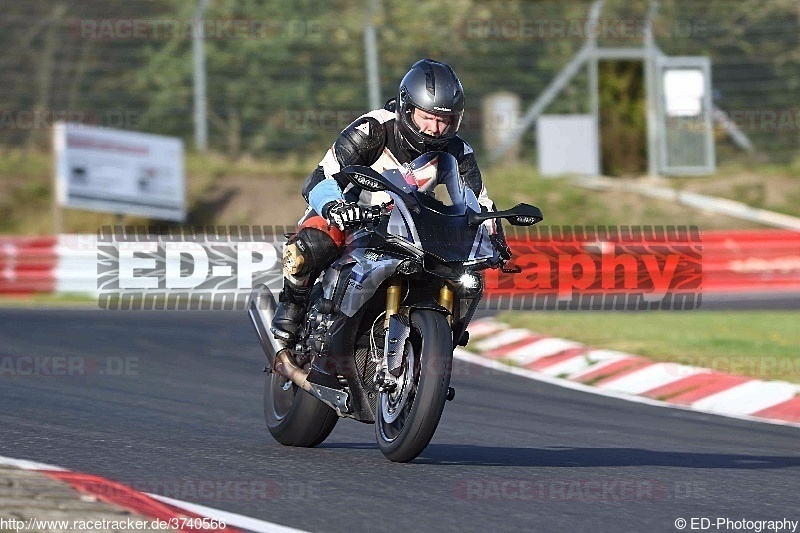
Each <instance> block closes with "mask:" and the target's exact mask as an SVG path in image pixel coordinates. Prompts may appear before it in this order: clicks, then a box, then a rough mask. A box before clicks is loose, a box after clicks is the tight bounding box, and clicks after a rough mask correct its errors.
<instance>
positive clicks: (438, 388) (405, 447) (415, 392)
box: [375, 309, 453, 463]
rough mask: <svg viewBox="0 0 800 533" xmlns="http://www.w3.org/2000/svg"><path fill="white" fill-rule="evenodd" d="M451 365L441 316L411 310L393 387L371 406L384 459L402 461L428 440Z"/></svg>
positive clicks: (447, 331)
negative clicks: (409, 330)
mask: <svg viewBox="0 0 800 533" xmlns="http://www.w3.org/2000/svg"><path fill="white" fill-rule="evenodd" d="M452 365H453V338H452V333H451V329H450V324H448V322H447V319H446V318H445V316H444V315H442V314H441V313H438V312H436V311H432V310H428V309H421V310H419V311H412V313H411V334H410V335H409V338H408V341H407V342H406V346H405V350H404V354H403V367H402V374H400V376H399V377H398V378H397V388H395V390H394V391H392V392H391V393H387V392H384V393H381V395H380V399H379V401H378V404H377V409H376V411H377V414H376V417H375V435H376V436H377V440H378V447H379V448H380V450H381V452H382V453H383V455H385V456H386V458H387V459H389V460H390V461H394V462H396V463H406V462H408V461H411V460H413V459H414V458H416V457H417V456H418V455H419V454H420V453H422V450H424V449H425V447H426V446H427V445H428V443H430V441H431V438H433V434H434V432H435V431H436V426H438V425H439V419H440V418H441V416H442V411H443V410H444V403H445V401H446V399H447V390H448V388H449V387H450V371H451V369H452Z"/></svg>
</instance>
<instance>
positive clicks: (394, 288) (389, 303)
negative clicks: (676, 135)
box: [383, 276, 403, 329]
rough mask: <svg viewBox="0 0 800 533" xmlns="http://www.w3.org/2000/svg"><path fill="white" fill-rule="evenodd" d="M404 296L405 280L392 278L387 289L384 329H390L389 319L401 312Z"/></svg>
mask: <svg viewBox="0 0 800 533" xmlns="http://www.w3.org/2000/svg"><path fill="white" fill-rule="evenodd" d="M402 294H403V278H402V277H400V276H392V277H391V278H389V288H388V289H386V318H384V319H383V327H384V328H385V329H389V319H390V318H391V317H392V315H396V314H397V313H398V311H400V296H401V295H402Z"/></svg>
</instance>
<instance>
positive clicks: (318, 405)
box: [264, 372, 339, 447]
mask: <svg viewBox="0 0 800 533" xmlns="http://www.w3.org/2000/svg"><path fill="white" fill-rule="evenodd" d="M265 375H266V383H265V384H264V419H265V420H266V423H267V429H268V430H269V432H270V434H271V435H272V436H273V438H274V439H275V440H277V441H278V442H280V443H281V444H283V445H286V446H302V447H314V446H316V445H318V444H321V443H322V441H324V440H325V439H326V438H327V437H328V435H330V434H331V431H333V428H334V426H335V425H336V422H338V421H339V416H338V415H337V414H336V411H334V410H333V409H331V408H330V407H328V406H327V405H325V404H324V403H322V402H321V401H319V400H317V399H316V398H314V397H313V396H311V395H310V394H309V393H307V392H306V391H304V390H303V389H301V388H300V387H298V386H297V385H295V384H294V383H292V382H291V381H290V380H288V379H286V378H285V377H283V376H281V375H280V374H275V373H271V372H270V373H267V374H265Z"/></svg>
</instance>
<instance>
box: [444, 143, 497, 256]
mask: <svg viewBox="0 0 800 533" xmlns="http://www.w3.org/2000/svg"><path fill="white" fill-rule="evenodd" d="M454 141H455V142H451V143H449V145H448V147H447V150H448V152H450V153H452V154H453V155H454V156H455V157H456V159H457V160H458V171H459V173H460V174H461V176H462V178H463V179H464V183H466V184H467V187H469V188H470V189H472V192H474V193H475V196H476V197H477V199H478V203H479V204H480V205H481V207H483V208H485V209H486V210H487V211H497V207H496V206H495V205H494V202H493V201H492V200H491V198H489V195H488V194H487V192H486V187H484V185H483V178H481V171H480V169H478V162H477V161H476V160H475V153H474V152H473V151H472V147H471V146H470V145H469V144H467V143H466V141H464V140H462V139H461V138H459V137H456V138H455V139H454ZM454 152H455V153H454ZM485 224H486V225H487V227H488V229H489V233H490V234H491V238H492V243H493V244H494V246H495V248H497V250H498V251H499V252H500V255H501V257H503V258H504V259H509V258H510V257H511V250H510V249H509V248H508V245H507V244H506V237H505V233H504V232H503V224H502V222H501V221H500V219H492V220H487V221H486V222H485Z"/></svg>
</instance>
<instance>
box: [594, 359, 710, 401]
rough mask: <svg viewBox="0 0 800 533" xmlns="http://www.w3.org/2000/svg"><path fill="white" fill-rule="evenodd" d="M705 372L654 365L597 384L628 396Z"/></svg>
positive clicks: (702, 370)
mask: <svg viewBox="0 0 800 533" xmlns="http://www.w3.org/2000/svg"><path fill="white" fill-rule="evenodd" d="M704 371H705V372H707V370H705V369H702V368H697V367H690V366H685V365H679V364H676V363H656V364H654V365H651V366H648V367H645V368H642V369H640V370H637V371H635V372H631V373H630V374H627V375H625V376H622V377H620V378H618V379H614V380H612V381H608V382H606V383H602V384H599V385H598V387H602V388H604V389H611V390H616V391H620V392H628V393H630V394H641V393H643V392H647V391H649V390H653V389H655V388H656V387H660V386H662V385H666V384H667V383H672V382H674V381H678V380H680V379H683V378H685V377H688V376H691V375H693V374H698V373H700V372H704Z"/></svg>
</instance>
